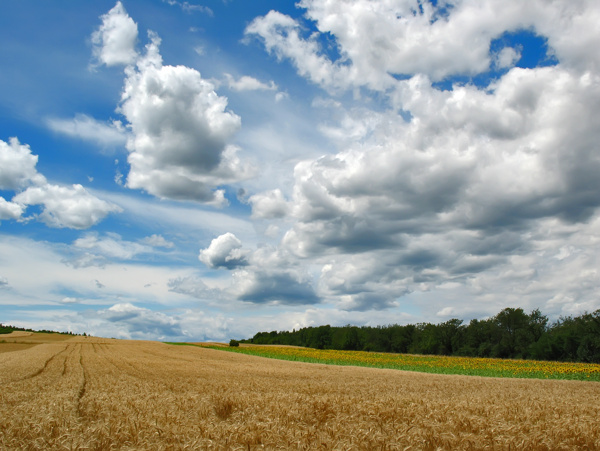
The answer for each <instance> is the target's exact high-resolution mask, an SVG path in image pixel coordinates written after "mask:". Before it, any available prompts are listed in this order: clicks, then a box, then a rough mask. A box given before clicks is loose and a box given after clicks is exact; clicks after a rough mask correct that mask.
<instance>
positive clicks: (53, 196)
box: [14, 184, 121, 229]
mask: <svg viewBox="0 0 600 451" xmlns="http://www.w3.org/2000/svg"><path fill="white" fill-rule="evenodd" d="M14 201H15V202H17V203H21V204H25V205H42V206H43V210H42V212H41V213H40V215H39V219H41V220H42V221H43V222H44V223H45V224H46V225H48V226H50V227H59V228H62V227H68V228H72V229H87V228H89V227H91V226H93V225H95V224H97V223H98V222H100V221H101V220H102V219H104V217H105V216H106V215H108V214H109V213H116V212H120V211H121V209H120V208H119V207H118V206H116V205H113V204H110V203H108V202H105V201H103V200H101V199H98V198H97V197H95V196H93V195H91V194H90V193H89V192H88V191H87V190H86V189H85V188H84V187H83V186H81V185H77V184H76V185H72V186H71V187H67V186H58V185H51V184H46V185H43V186H33V187H29V188H27V189H26V190H25V191H23V192H21V193H19V194H17V195H16V196H15V197H14Z"/></svg>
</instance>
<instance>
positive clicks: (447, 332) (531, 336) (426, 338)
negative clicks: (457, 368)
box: [241, 308, 600, 363]
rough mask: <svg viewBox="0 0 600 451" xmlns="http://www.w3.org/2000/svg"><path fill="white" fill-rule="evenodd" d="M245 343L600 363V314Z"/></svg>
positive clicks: (263, 335)
mask: <svg viewBox="0 0 600 451" xmlns="http://www.w3.org/2000/svg"><path fill="white" fill-rule="evenodd" d="M241 342H242V343H254V344H280V345H294V346H304V347H309V348H317V349H339V350H359V351H375V352H394V353H409V354H436V355H454V356H471V357H499V358H516V359H537V360H558V361H572V362H575V361H576V362H589V363H600V310H596V311H595V312H594V313H585V314H583V315H581V316H577V317H571V316H568V317H561V318H560V319H558V320H557V321H555V322H554V323H552V324H549V321H548V317H546V316H545V315H543V314H542V313H541V312H540V311H539V310H538V309H536V310H533V311H532V312H531V313H529V314H527V313H525V312H524V311H523V309H521V308H506V309H504V310H502V311H501V312H500V313H498V314H497V315H496V316H494V317H492V318H489V319H485V320H477V319H473V320H471V321H470V322H469V324H467V325H465V324H463V321H462V320H460V319H451V320H449V321H446V322H443V323H440V324H431V323H420V324H415V325H413V324H409V325H405V326H400V325H397V324H394V325H390V326H378V327H367V326H363V327H357V326H352V325H347V326H343V327H332V326H329V325H327V326H319V327H306V328H302V329H300V330H293V331H291V332H289V331H283V332H277V331H273V332H259V333H257V334H256V335H254V337H253V338H251V339H247V340H241Z"/></svg>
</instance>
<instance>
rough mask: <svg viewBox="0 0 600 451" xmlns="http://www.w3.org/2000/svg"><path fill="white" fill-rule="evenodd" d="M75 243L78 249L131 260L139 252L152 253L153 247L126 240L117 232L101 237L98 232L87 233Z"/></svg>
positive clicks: (109, 257)
mask: <svg viewBox="0 0 600 451" xmlns="http://www.w3.org/2000/svg"><path fill="white" fill-rule="evenodd" d="M73 245H74V246H75V247H76V248H78V249H85V250H87V251H89V252H95V253H96V254H100V255H101V256H102V257H105V258H108V259H114V258H118V259H121V260H130V259H132V258H133V257H135V256H136V255H138V254H142V253H150V252H152V248H151V247H149V246H146V245H142V244H139V243H134V242H131V241H125V240H123V239H122V238H121V236H120V235H118V234H116V233H107V234H106V236H104V237H99V235H98V234H97V233H93V232H92V233H87V234H85V235H83V236H82V237H81V238H78V239H76V240H75V241H74V242H73Z"/></svg>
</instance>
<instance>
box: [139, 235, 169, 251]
mask: <svg viewBox="0 0 600 451" xmlns="http://www.w3.org/2000/svg"><path fill="white" fill-rule="evenodd" d="M142 242H143V243H144V244H147V245H149V246H152V247H164V248H167V249H172V248H174V247H175V245H174V244H173V243H172V242H171V241H167V240H166V239H165V238H164V237H163V236H162V235H157V234H154V235H151V236H147V237H146V238H144V239H143V240H142Z"/></svg>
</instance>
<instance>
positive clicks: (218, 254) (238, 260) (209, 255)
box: [198, 232, 248, 269]
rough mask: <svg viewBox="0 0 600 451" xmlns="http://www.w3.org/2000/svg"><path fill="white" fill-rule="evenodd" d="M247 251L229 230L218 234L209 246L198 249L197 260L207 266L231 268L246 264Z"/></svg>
mask: <svg viewBox="0 0 600 451" xmlns="http://www.w3.org/2000/svg"><path fill="white" fill-rule="evenodd" d="M247 255H248V251H247V250H245V249H243V248H242V242H241V241H240V240H239V239H238V238H237V237H236V236H235V235H234V234H233V233H230V232H227V233H225V234H223V235H221V236H218V237H217V238H215V239H214V240H212V241H211V242H210V246H208V248H206V249H202V250H201V251H200V255H199V256H198V258H199V260H200V261H201V262H202V263H204V264H205V265H207V266H208V267H209V268H226V269H233V268H237V267H240V266H245V265H247V264H248V261H247Z"/></svg>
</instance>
